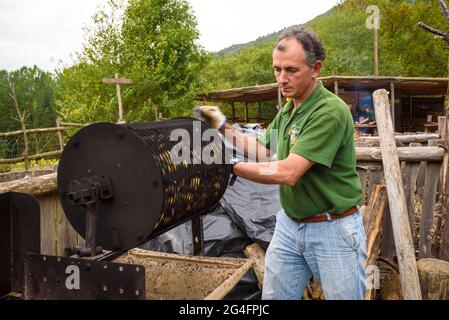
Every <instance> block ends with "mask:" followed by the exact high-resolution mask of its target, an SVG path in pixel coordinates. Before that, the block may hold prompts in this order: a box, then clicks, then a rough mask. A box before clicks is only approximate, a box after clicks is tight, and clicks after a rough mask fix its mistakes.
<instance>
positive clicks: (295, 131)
mask: <svg viewBox="0 0 449 320" xmlns="http://www.w3.org/2000/svg"><path fill="white" fill-rule="evenodd" d="M288 134H289V136H290V145H294V144H295V143H296V140H298V137H299V128H298V127H296V126H291V127H290V129H289V130H288Z"/></svg>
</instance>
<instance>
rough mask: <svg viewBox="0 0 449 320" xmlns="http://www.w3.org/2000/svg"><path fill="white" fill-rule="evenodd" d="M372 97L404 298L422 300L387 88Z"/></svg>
mask: <svg viewBox="0 0 449 320" xmlns="http://www.w3.org/2000/svg"><path fill="white" fill-rule="evenodd" d="M373 98H374V108H375V111H376V117H377V124H378V129H379V140H380V147H381V150H382V163H383V166H384V177H385V182H386V186H387V192H388V202H389V205H390V215H391V222H392V226H393V234H394V242H395V245H396V252H397V257H398V264H399V269H400V276H401V286H402V291H403V294H404V299H406V300H421V299H422V297H421V289H420V286H419V277H418V270H417V267H416V258H415V253H414V248H413V241H412V236H411V232H410V225H409V221H408V214H407V203H406V200H405V193H404V188H403V186H404V185H403V183H402V175H401V167H400V164H399V158H398V152H397V149H396V141H395V139H394V130H393V124H392V121H391V115H390V110H389V107H390V106H389V102H388V92H387V91H386V90H385V89H379V90H376V91H374V93H373Z"/></svg>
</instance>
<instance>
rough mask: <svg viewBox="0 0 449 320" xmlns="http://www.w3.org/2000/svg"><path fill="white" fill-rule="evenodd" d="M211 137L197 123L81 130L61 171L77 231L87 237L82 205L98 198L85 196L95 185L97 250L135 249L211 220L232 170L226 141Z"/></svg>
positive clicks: (67, 209) (60, 190)
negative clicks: (189, 223) (179, 228)
mask: <svg viewBox="0 0 449 320" xmlns="http://www.w3.org/2000/svg"><path fill="white" fill-rule="evenodd" d="M207 129H210V128H209V126H208V125H207V124H205V123H204V122H201V121H199V120H197V119H193V118H179V119H173V120H167V121H157V122H146V123H139V124H128V125H117V124H111V123H97V124H93V125H90V126H88V127H85V128H83V129H81V130H80V131H79V132H78V133H76V134H75V135H74V136H73V137H72V138H71V139H70V140H69V141H68V143H67V145H66V147H65V148H64V152H63V154H62V156H61V160H60V162H59V168H58V193H59V197H60V200H61V204H62V207H63V209H64V212H65V214H66V216H67V218H68V220H69V221H70V223H71V224H72V226H73V227H74V228H75V230H76V231H77V232H78V233H79V234H80V235H82V236H84V235H85V234H86V211H87V210H86V205H85V204H84V205H83V204H82V201H81V200H86V199H87V200H89V199H90V198H89V197H91V196H92V197H94V196H95V195H89V193H88V191H86V189H87V187H86V185H89V183H93V184H97V185H101V186H102V187H101V188H100V189H99V190H101V192H97V193H99V195H98V194H97V198H99V199H97V200H96V201H94V202H93V203H90V204H89V206H91V208H94V209H96V210H97V213H98V214H97V216H98V218H97V224H96V226H97V227H96V243H97V245H101V246H103V247H104V248H105V249H108V250H126V249H129V248H132V247H135V246H137V245H139V244H141V243H143V242H145V241H147V240H149V239H151V238H152V237H155V236H156V235H158V234H161V233H163V232H165V231H167V230H169V229H171V228H173V227H175V226H177V225H179V224H181V223H183V222H185V221H187V220H189V219H192V218H194V217H196V216H198V215H201V214H205V213H207V212H209V211H210V210H211V209H213V208H214V206H216V205H217V204H218V201H219V199H220V198H221V197H222V195H223V193H224V192H225V190H226V187H227V184H228V181H229V176H230V166H229V165H226V164H224V162H225V161H224V144H223V141H222V140H221V138H219V136H218V135H215V136H214V137H213V138H210V137H209V136H207V133H206V136H205V135H204V134H205V131H206V130H207ZM208 132H209V133H210V132H211V131H210V130H209V131H208ZM207 137H209V138H207ZM204 138H206V139H204ZM203 140H204V141H203ZM186 155H187V157H186ZM205 157H206V158H207V159H205ZM205 160H206V161H205ZM211 162H212V163H211ZM86 181H87V182H86ZM92 181H93V182H92ZM106 181H107V182H106ZM78 185H79V186H80V187H79V190H80V191H79V192H78V193H77V195H76V196H74V192H73V188H74V186H78ZM107 185H109V186H107ZM109 189H110V190H109ZM81 190H84V191H81ZM109 193H110V194H109ZM80 198H81V200H80ZM84 203H89V201H84Z"/></svg>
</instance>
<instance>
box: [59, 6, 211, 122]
mask: <svg viewBox="0 0 449 320" xmlns="http://www.w3.org/2000/svg"><path fill="white" fill-rule="evenodd" d="M109 5H110V6H109V11H108V10H106V9H103V10H100V12H98V13H97V14H96V15H95V17H94V23H95V28H94V29H92V30H90V34H88V41H87V43H86V45H85V47H84V49H83V52H81V53H80V54H79V55H78V60H77V62H76V64H75V65H74V66H72V67H69V68H65V69H63V70H60V71H59V72H58V79H59V81H60V85H59V90H60V93H59V95H58V102H57V103H58V105H59V106H60V108H61V114H62V115H63V116H64V117H65V118H67V119H71V120H79V121H81V122H94V121H116V120H117V107H116V100H115V91H114V90H113V88H111V87H106V86H104V85H103V84H101V78H102V77H111V76H113V75H114V73H116V72H117V73H119V74H120V75H123V76H126V77H127V78H131V79H132V80H133V84H132V85H130V86H127V87H126V88H123V89H124V90H123V103H124V108H125V110H124V111H125V119H126V120H128V121H136V120H149V119H154V108H157V109H158V111H159V112H162V113H163V114H164V116H166V117H172V116H177V115H182V114H184V113H187V112H190V110H191V101H192V100H194V97H195V95H196V93H197V92H198V91H199V88H201V87H202V85H203V84H202V82H201V79H200V77H199V71H200V70H201V69H202V68H203V66H204V64H205V62H206V61H207V54H206V53H205V51H204V50H203V49H202V48H201V47H200V46H199V45H198V44H197V43H196V41H197V39H198V36H199V34H198V31H197V29H196V27H197V22H196V19H195V17H194V16H193V14H192V11H191V8H190V6H189V4H188V3H187V2H186V1H184V0H130V1H129V3H128V4H127V5H125V4H124V3H123V2H122V1H113V0H111V1H110V3H109ZM119 16H120V17H119Z"/></svg>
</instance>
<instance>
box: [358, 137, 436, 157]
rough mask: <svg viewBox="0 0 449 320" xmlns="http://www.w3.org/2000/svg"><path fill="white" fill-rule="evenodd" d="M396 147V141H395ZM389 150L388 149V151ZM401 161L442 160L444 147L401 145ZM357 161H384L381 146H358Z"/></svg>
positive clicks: (399, 151) (399, 149)
mask: <svg viewBox="0 0 449 320" xmlns="http://www.w3.org/2000/svg"><path fill="white" fill-rule="evenodd" d="M393 143H394V146H395V148H396V143H395V142H394V140H393ZM386 152H388V151H386ZM396 154H398V156H399V161H408V162H412V161H416V162H418V161H442V160H443V156H444V149H443V148H440V147H399V148H397V149H396ZM356 155H357V161H377V162H381V161H382V151H381V148H376V147H357V148H356Z"/></svg>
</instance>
